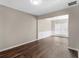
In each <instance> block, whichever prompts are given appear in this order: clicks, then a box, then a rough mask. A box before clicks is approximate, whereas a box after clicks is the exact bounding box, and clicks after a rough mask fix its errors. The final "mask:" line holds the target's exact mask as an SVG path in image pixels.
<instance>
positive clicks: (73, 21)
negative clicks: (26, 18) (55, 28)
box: [38, 5, 79, 49]
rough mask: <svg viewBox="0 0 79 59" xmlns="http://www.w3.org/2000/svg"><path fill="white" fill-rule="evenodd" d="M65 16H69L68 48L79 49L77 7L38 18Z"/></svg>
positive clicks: (78, 15)
mask: <svg viewBox="0 0 79 59" xmlns="http://www.w3.org/2000/svg"><path fill="white" fill-rule="evenodd" d="M65 14H69V39H68V40H69V47H71V48H75V49H79V26H78V25H79V5H78V6H74V7H70V8H67V9H64V10H60V11H57V12H52V13H49V14H47V15H42V16H39V17H38V18H39V19H43V18H49V17H54V16H60V15H65Z"/></svg>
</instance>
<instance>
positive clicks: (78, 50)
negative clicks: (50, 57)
mask: <svg viewBox="0 0 79 59" xmlns="http://www.w3.org/2000/svg"><path fill="white" fill-rule="evenodd" d="M68 49H72V50H75V51H77V52H78V58H79V49H76V48H71V47H68Z"/></svg>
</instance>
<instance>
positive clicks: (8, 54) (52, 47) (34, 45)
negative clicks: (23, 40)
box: [0, 37, 77, 58]
mask: <svg viewBox="0 0 79 59" xmlns="http://www.w3.org/2000/svg"><path fill="white" fill-rule="evenodd" d="M73 57H74V58H75V57H77V56H72V53H71V52H70V51H69V50H68V39H67V38H60V37H48V38H44V39H41V40H37V41H34V42H31V43H28V44H25V45H22V46H19V47H16V48H13V49H10V50H6V51H3V52H0V58H73Z"/></svg>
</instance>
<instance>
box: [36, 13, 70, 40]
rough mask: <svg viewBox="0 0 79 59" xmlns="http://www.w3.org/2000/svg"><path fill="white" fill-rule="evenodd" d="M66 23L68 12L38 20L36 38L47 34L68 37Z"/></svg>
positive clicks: (47, 35) (44, 36) (67, 21)
mask: <svg viewBox="0 0 79 59" xmlns="http://www.w3.org/2000/svg"><path fill="white" fill-rule="evenodd" d="M68 23H69V15H68V14H66V15H61V16H56V17H51V18H45V19H40V20H38V39H42V38H46V37H49V36H58V37H68V36H69V31H68Z"/></svg>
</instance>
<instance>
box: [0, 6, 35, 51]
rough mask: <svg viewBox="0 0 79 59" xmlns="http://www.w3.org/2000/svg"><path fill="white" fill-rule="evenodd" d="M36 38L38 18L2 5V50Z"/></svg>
mask: <svg viewBox="0 0 79 59" xmlns="http://www.w3.org/2000/svg"><path fill="white" fill-rule="evenodd" d="M33 40H36V19H35V17H33V16H31V15H29V14H26V13H24V12H20V11H16V10H14V9H10V8H7V7H4V6H1V5H0V51H2V50H4V49H7V48H11V47H13V46H17V45H19V44H22V43H27V42H30V41H33Z"/></svg>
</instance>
